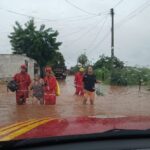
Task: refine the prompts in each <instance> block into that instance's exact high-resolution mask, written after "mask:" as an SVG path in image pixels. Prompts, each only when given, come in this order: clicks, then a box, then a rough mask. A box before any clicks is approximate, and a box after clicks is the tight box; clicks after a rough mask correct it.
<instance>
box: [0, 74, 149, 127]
mask: <svg viewBox="0 0 150 150" xmlns="http://www.w3.org/2000/svg"><path fill="white" fill-rule="evenodd" d="M73 80H74V79H73V76H69V77H67V79H66V81H59V83H60V88H61V95H60V96H59V97H57V104H56V105H55V106H46V105H38V104H32V102H31V101H32V99H31V98H30V99H29V100H28V101H27V104H26V105H22V106H17V105H16V103H15V93H11V92H7V90H6V85H0V127H2V126H4V125H7V124H11V123H16V122H20V121H25V120H28V119H37V118H43V117H52V118H54V117H55V118H65V117H77V116H96V117H119V116H143V115H146V116H149V115H150V91H147V90H146V89H145V87H142V89H141V92H139V91H138V87H136V86H133V87H118V86H106V85H101V88H102V91H103V93H104V96H96V99H95V105H94V106H91V105H90V104H89V103H88V104H87V105H85V106H84V105H82V100H83V98H82V97H80V96H75V95H74V91H75V89H74V86H73Z"/></svg>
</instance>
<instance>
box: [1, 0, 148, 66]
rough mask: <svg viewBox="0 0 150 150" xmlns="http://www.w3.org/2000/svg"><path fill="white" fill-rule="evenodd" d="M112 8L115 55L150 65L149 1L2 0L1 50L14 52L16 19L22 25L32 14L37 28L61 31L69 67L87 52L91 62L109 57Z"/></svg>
mask: <svg viewBox="0 0 150 150" xmlns="http://www.w3.org/2000/svg"><path fill="white" fill-rule="evenodd" d="M76 6H77V7H78V8H77V7H76ZM112 7H114V11H115V55H116V56H117V57H118V58H120V59H121V60H123V61H125V62H126V63H127V64H128V65H140V66H147V65H150V51H149V50H150V0H0V18H1V25H0V53H1V54H7V53H11V52H12V51H11V45H10V43H9V39H8V34H9V33H10V32H11V31H13V28H12V27H13V25H14V23H15V21H19V22H20V23H21V24H22V25H23V24H24V23H25V22H26V21H28V20H29V19H30V17H28V16H32V17H34V18H35V23H36V25H37V26H38V27H39V25H40V24H46V27H52V28H53V29H55V30H58V31H59V37H58V41H61V42H63V44H62V46H61V47H60V51H61V52H62V53H63V55H64V57H65V59H66V64H67V66H72V65H75V64H76V62H77V57H78V56H79V55H80V54H81V53H84V52H86V54H87V56H88V58H89V60H90V61H92V62H95V61H96V60H97V59H98V57H99V55H101V54H105V55H109V56H110V52H111V50H110V39H111V36H110V27H111V17H110V8H112ZM15 12H16V14H15ZM17 13H18V14H17ZM21 14H26V16H23V15H21Z"/></svg>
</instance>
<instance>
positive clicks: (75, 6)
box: [65, 0, 100, 15]
mask: <svg viewBox="0 0 150 150" xmlns="http://www.w3.org/2000/svg"><path fill="white" fill-rule="evenodd" d="M65 1H66V2H67V3H68V4H69V5H71V6H73V7H74V8H76V9H78V10H80V11H82V12H84V13H86V14H89V15H100V13H99V14H96V13H92V12H89V11H86V10H84V9H82V8H80V7H78V6H77V5H75V4H73V3H72V2H70V1H69V0H65Z"/></svg>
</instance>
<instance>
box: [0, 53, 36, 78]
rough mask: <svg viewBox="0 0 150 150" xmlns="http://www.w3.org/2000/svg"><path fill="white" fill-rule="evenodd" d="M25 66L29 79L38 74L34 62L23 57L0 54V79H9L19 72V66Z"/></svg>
mask: <svg viewBox="0 0 150 150" xmlns="http://www.w3.org/2000/svg"><path fill="white" fill-rule="evenodd" d="M21 64H26V65H27V72H28V73H29V74H30V76H31V78H33V77H34V74H35V73H39V67H38V65H37V63H36V61H35V60H33V59H30V58H28V57H26V56H24V55H14V54H0V79H9V78H12V77H13V76H14V74H15V73H17V72H19V71H20V65H21Z"/></svg>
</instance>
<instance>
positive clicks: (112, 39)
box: [110, 8, 114, 58]
mask: <svg viewBox="0 0 150 150" xmlns="http://www.w3.org/2000/svg"><path fill="white" fill-rule="evenodd" d="M110 15H111V57H112V58H113V57H114V9H113V8H111V9H110Z"/></svg>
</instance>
